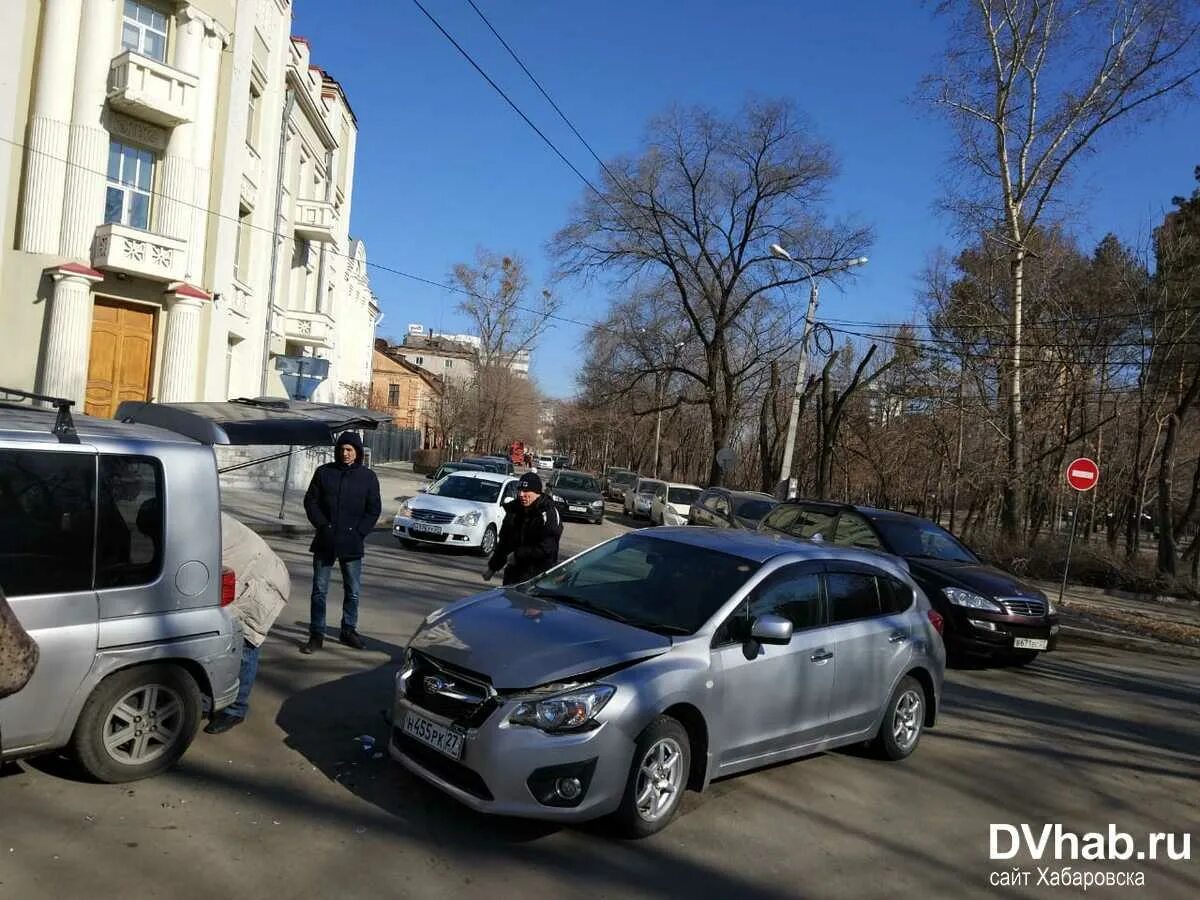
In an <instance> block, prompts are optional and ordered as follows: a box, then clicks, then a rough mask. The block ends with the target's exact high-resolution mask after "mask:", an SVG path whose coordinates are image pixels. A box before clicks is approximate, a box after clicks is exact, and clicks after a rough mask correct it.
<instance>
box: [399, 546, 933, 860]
mask: <svg viewBox="0 0 1200 900" xmlns="http://www.w3.org/2000/svg"><path fill="white" fill-rule="evenodd" d="M940 627H941V616H940V615H938V613H936V612H934V611H933V610H932V608H931V607H930V605H929V601H928V600H927V599H926V597H925V595H924V594H922V592H921V589H920V588H919V587H918V586H917V585H916V584H915V583H914V582H913V580H912V578H911V577H910V575H909V573H908V570H907V569H906V567H905V566H904V564H903V563H902V562H900V561H899V560H897V559H895V558H894V557H889V556H885V555H882V554H878V553H871V552H869V551H862V550H854V549H851V548H844V547H834V546H831V545H825V544H817V543H805V542H799V541H793V540H789V539H786V538H778V537H769V536H766V535H762V534H756V533H753V532H746V531H732V530H727V529H715V528H696V527H679V528H658V529H647V530H642V531H633V532H629V533H628V534H625V535H622V536H620V537H617V538H614V539H612V540H610V541H608V542H606V543H603V544H600V545H599V546H597V547H593V548H592V549H590V550H587V551H585V552H584V553H582V554H580V555H579V556H576V557H575V558H573V559H571V560H568V561H567V562H565V563H562V564H561V565H559V566H557V567H555V568H553V569H551V570H550V571H548V572H546V573H545V574H543V575H540V576H538V577H537V578H534V579H533V580H531V581H528V582H526V583H524V584H521V585H512V586H507V587H503V588H498V589H495V590H491V591H487V592H485V593H482V594H479V595H477V596H474V597H470V598H467V599H466V600H462V601H459V602H457V603H453V604H451V605H449V606H447V607H446V608H444V609H442V610H438V611H436V612H434V613H432V614H430V615H429V616H428V617H426V619H425V621H424V623H423V624H422V626H421V627H420V628H419V629H418V630H417V632H416V634H414V635H413V638H412V640H411V642H410V643H409V645H408V648H407V650H406V652H405V656H404V661H403V665H402V667H401V669H400V671H399V672H398V673H397V676H396V690H395V697H394V702H393V709H392V717H393V728H392V735H391V741H390V745H389V749H390V751H391V755H392V757H393V758H394V759H396V760H397V761H398V762H400V763H401V764H402V765H404V766H405V767H406V768H408V769H409V770H411V771H412V772H414V773H416V774H417V775H418V776H420V777H421V778H424V779H425V780H427V781H429V782H431V783H432V784H434V785H436V786H437V787H439V788H441V789H442V790H443V791H445V792H446V793H448V794H450V795H451V796H453V797H455V798H456V799H458V800H459V801H461V802H462V803H464V804H466V805H468V806H470V807H472V808H473V809H476V810H479V811H481V812H488V813H496V814H500V815H509V816H528V817H533V818H542V819H554V820H558V821H581V820H585V819H593V818H597V817H599V816H605V815H610V814H611V815H614V816H615V817H616V818H617V820H618V821H619V823H620V825H621V827H622V830H624V831H625V832H626V833H628V834H629V835H631V836H635V837H636V836H644V835H648V834H652V833H654V832H655V831H658V830H659V829H661V828H663V827H665V826H666V825H667V823H669V822H670V821H671V818H672V817H673V816H674V815H675V813H676V812H677V811H678V809H679V804H680V800H681V798H682V795H683V792H684V790H685V789H686V788H688V787H692V788H696V789H699V790H702V789H703V788H704V787H705V786H707V785H708V783H709V782H710V781H711V780H712V779H714V778H721V777H725V776H727V775H734V774H737V773H739V772H744V771H747V770H750V769H755V768H759V767H762V766H766V765H771V764H773V763H778V762H783V761H785V760H790V759H795V758H797V757H801V756H804V755H808V754H812V753H816V752H818V751H820V750H824V749H828V748H831V747H839V746H843V745H846V744H853V743H857V742H862V741H873V742H874V744H875V746H876V748H877V750H878V751H879V753H880V754H881V755H882V756H884V757H886V758H888V759H893V760H898V759H903V758H904V757H906V756H908V755H909V754H911V753H912V752H913V750H914V749H916V746H917V742H918V741H919V739H920V736H921V732H922V730H923V729H924V728H925V727H926V726H928V725H932V724H933V723H934V719H935V716H936V713H937V709H938V703H939V700H940V697H941V690H942V678H943V674H944V669H945V650H944V648H943V646H942V640H941V636H940V631H939V629H940Z"/></svg>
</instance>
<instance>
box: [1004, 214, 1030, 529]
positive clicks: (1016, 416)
mask: <svg viewBox="0 0 1200 900" xmlns="http://www.w3.org/2000/svg"><path fill="white" fill-rule="evenodd" d="M1017 237H1019V235H1017ZM1010 269H1011V272H1012V314H1011V315H1012V321H1011V324H1012V339H1013V340H1012V342H1013V348H1012V365H1011V366H1010V367H1009V368H1010V371H1009V396H1008V472H1007V473H1006V478H1005V480H1004V492H1003V506H1002V512H1001V528H1002V530H1003V532H1004V535H1005V537H1008V538H1013V539H1015V538H1017V537H1019V536H1020V534H1021V530H1022V529H1023V528H1024V527H1025V504H1024V493H1023V492H1024V481H1025V419H1024V416H1023V414H1022V410H1021V325H1022V302H1023V299H1024V281H1025V251H1024V249H1022V248H1021V247H1019V246H1018V247H1017V248H1016V249H1015V250H1014V251H1013V255H1012V259H1011V261H1010Z"/></svg>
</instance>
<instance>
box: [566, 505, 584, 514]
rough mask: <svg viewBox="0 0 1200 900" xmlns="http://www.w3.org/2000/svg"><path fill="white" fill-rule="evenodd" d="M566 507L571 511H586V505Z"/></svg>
mask: <svg viewBox="0 0 1200 900" xmlns="http://www.w3.org/2000/svg"><path fill="white" fill-rule="evenodd" d="M567 509H569V510H570V511H571V512H582V513H585V512H587V507H586V506H568V507H567Z"/></svg>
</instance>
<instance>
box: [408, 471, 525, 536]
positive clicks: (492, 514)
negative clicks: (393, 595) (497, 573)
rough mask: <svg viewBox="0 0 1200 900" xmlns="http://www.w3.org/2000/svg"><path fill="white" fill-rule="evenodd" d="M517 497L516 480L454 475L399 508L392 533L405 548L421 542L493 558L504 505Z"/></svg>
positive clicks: (478, 474)
mask: <svg viewBox="0 0 1200 900" xmlns="http://www.w3.org/2000/svg"><path fill="white" fill-rule="evenodd" d="M516 496H517V479H515V478H512V477H510V476H508V475H501V474H499V473H496V472H455V473H453V474H451V475H447V476H446V477H445V478H442V479H441V480H440V481H436V482H434V483H433V484H431V485H430V486H429V487H428V488H427V489H426V490H425V491H424V492H422V493H419V494H417V496H415V497H410V498H408V499H407V500H405V501H404V503H403V504H401V506H400V509H399V511H398V512H397V513H396V517H395V518H394V519H393V520H392V534H393V535H395V536H396V537H397V538H398V539H399V540H400V543H401V544H403V545H404V546H405V547H408V548H410V549H411V548H412V547H415V546H416V545H417V544H419V543H425V544H442V545H444V546H446V547H471V548H474V549H475V550H477V551H478V552H479V554H480V555H481V556H491V554H492V551H493V550H495V549H496V537H497V536H498V535H499V534H500V525H501V524H502V523H503V522H504V505H505V504H506V503H508V502H510V501H512V500H515V499H516Z"/></svg>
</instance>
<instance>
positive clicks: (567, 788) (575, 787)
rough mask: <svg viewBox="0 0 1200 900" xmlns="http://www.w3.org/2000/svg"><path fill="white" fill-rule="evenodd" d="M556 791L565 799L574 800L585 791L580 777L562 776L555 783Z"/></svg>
mask: <svg viewBox="0 0 1200 900" xmlns="http://www.w3.org/2000/svg"><path fill="white" fill-rule="evenodd" d="M554 792H555V793H556V794H558V796H560V797H562V798H563V799H564V800H574V799H575V798H576V797H578V796H579V795H580V794H582V793H583V785H582V784H580V783H579V779H578V778H560V779H558V781H556V782H555V783H554Z"/></svg>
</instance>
